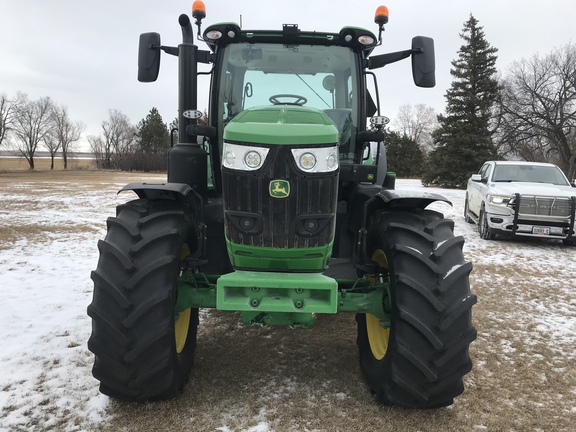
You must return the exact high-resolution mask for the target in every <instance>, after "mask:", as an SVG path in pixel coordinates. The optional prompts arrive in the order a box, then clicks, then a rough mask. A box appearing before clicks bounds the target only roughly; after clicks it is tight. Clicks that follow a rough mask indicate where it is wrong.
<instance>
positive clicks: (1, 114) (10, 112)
mask: <svg viewBox="0 0 576 432" xmlns="http://www.w3.org/2000/svg"><path fill="white" fill-rule="evenodd" d="M22 96H23V95H22V93H18V94H17V95H16V98H15V99H13V100H10V99H8V96H6V94H4V93H2V94H0V147H1V146H2V144H3V143H4V142H5V141H6V140H7V138H8V134H9V133H10V131H11V130H12V129H13V128H14V122H15V121H16V115H15V113H16V110H17V108H18V105H19V104H20V99H21V97H22Z"/></svg>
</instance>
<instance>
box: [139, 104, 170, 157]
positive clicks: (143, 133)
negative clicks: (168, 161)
mask: <svg viewBox="0 0 576 432" xmlns="http://www.w3.org/2000/svg"><path fill="white" fill-rule="evenodd" d="M138 136H139V137H140V146H139V147H140V151H142V152H143V153H144V154H154V155H155V154H163V155H164V154H165V152H166V151H167V150H168V147H170V135H169V133H168V128H167V127H166V125H165V124H164V121H163V120H162V116H161V115H160V113H159V112H158V110H157V109H156V108H155V107H153V108H152V109H151V110H150V112H149V113H148V115H147V116H146V118H145V119H142V120H140V123H139V124H138Z"/></svg>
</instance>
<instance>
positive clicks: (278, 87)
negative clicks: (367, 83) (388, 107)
mask: <svg viewBox="0 0 576 432" xmlns="http://www.w3.org/2000/svg"><path fill="white" fill-rule="evenodd" d="M223 55H224V58H223V60H224V65H225V66H224V70H223V71H222V74H221V76H220V83H219V84H220V85H219V99H218V101H219V106H218V111H219V122H221V126H225V125H226V123H227V122H229V121H230V120H231V119H232V118H234V116H236V115H237V114H238V113H240V112H241V111H243V110H246V109H249V108H253V107H260V106H270V105H275V104H296V105H302V106H305V107H308V108H316V109H319V110H322V111H324V112H325V113H326V114H327V115H328V116H329V117H330V118H331V119H332V121H333V122H334V124H335V125H336V128H337V129H338V131H339V135H340V138H339V141H340V142H339V144H340V149H341V151H340V153H341V158H342V159H343V161H346V160H347V159H349V158H350V159H352V158H353V156H354V148H353V144H354V143H353V142H352V141H353V137H355V130H356V121H357V117H358V115H357V108H356V106H355V103H356V97H355V95H357V93H358V90H357V88H356V86H357V81H358V80H357V76H356V74H357V71H356V67H355V58H354V56H355V54H354V52H353V51H352V50H350V49H349V48H346V47H339V46H315V45H282V44H271V43H254V44H249V43H241V44H231V45H228V46H227V47H226V48H225V52H224V54H223ZM219 130H223V127H219Z"/></svg>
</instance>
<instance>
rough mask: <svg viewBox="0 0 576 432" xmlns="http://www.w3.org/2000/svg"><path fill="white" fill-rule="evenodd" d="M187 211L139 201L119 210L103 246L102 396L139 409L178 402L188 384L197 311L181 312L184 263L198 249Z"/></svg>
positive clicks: (98, 329) (98, 328) (97, 307)
mask: <svg viewBox="0 0 576 432" xmlns="http://www.w3.org/2000/svg"><path fill="white" fill-rule="evenodd" d="M190 214H191V212H190V210H189V208H188V206H187V205H186V204H182V203H179V202H176V201H172V200H146V199H139V200H135V201H131V202H128V203H126V204H123V205H120V206H118V207H117V209H116V217H111V218H108V221H107V226H108V233H107V235H106V238H105V239H104V240H101V241H100V242H99V243H98V249H99V251H100V258H99V261H98V265H97V268H96V270H94V271H93V272H92V274H91V277H92V280H93V281H94V293H93V301H92V303H91V304H90V306H88V315H89V316H90V317H91V318H92V334H91V336H90V339H89V341H88V348H89V349H90V351H92V352H93V353H94V356H95V359H94V366H93V369H92V373H93V375H94V377H95V378H96V379H98V380H99V381H100V391H101V392H102V393H103V394H106V395H108V396H110V397H112V398H115V399H120V400H125V401H134V402H141V401H146V400H161V399H169V398H172V397H175V396H176V395H177V394H178V393H179V392H180V391H181V390H182V388H183V386H184V384H185V383H186V381H187V379H188V375H189V372H190V368H191V366H192V360H193V356H194V351H195V347H196V331H197V326H198V309H186V310H184V311H182V312H180V313H176V311H175V305H176V300H177V277H178V274H179V271H180V267H181V265H180V262H181V259H183V258H184V256H185V255H188V254H189V253H190V251H194V250H195V249H196V246H197V242H198V239H197V235H196V231H195V228H194V223H193V220H192V219H191V217H190Z"/></svg>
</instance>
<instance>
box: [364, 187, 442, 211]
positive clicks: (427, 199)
mask: <svg viewBox="0 0 576 432" xmlns="http://www.w3.org/2000/svg"><path fill="white" fill-rule="evenodd" d="M370 201H375V202H376V204H374V205H376V206H377V207H378V208H386V207H412V208H419V209H425V208H426V207H428V206H429V205H430V204H431V203H433V202H435V201H442V202H445V203H447V204H449V205H452V203H451V202H450V201H449V200H448V199H446V198H445V197H443V196H442V195H440V194H436V193H431V192H426V191H413V190H396V189H394V190H391V189H382V190H381V191H379V192H378V193H376V194H375V195H374V196H373V197H372V198H371V199H370V200H368V203H367V204H368V205H370Z"/></svg>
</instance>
